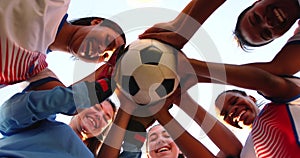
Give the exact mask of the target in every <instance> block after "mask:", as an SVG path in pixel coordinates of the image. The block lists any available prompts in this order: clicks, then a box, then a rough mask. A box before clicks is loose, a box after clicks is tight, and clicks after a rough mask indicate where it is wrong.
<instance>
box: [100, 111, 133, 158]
mask: <svg viewBox="0 0 300 158" xmlns="http://www.w3.org/2000/svg"><path fill="white" fill-rule="evenodd" d="M130 116H131V115H130V114H128V113H126V112H125V111H123V110H122V109H121V108H120V109H119V110H118V112H117V115H116V118H115V120H114V123H113V125H112V127H111V129H110V131H109V133H108V135H107V137H106V139H105V141H104V143H103V145H102V147H101V149H100V151H99V154H98V156H97V157H98V158H101V157H111V158H117V157H118V156H119V153H120V148H121V145H122V142H123V139H124V136H125V132H126V127H127V125H128V122H129V120H130Z"/></svg>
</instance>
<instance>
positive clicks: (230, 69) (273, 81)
mask: <svg viewBox="0 0 300 158" xmlns="http://www.w3.org/2000/svg"><path fill="white" fill-rule="evenodd" d="M190 61H191V64H192V65H193V67H194V69H195V72H196V74H197V75H200V76H205V77H210V78H211V79H213V80H217V81H219V82H220V83H222V84H230V85H234V86H237V87H242V88H246V89H252V90H258V91H261V92H268V91H269V89H270V87H274V86H276V85H278V84H280V83H283V82H282V79H281V78H279V77H277V76H274V75H271V74H270V73H268V72H266V71H263V70H261V69H258V68H255V67H252V66H247V65H230V64H221V63H211V62H202V61H199V60H194V59H193V60H190Z"/></svg>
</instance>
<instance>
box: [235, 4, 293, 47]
mask: <svg viewBox="0 0 300 158" xmlns="http://www.w3.org/2000/svg"><path fill="white" fill-rule="evenodd" d="M295 6H296V7H295ZM298 15H299V10H298V5H297V4H296V5H292V6H291V4H290V3H287V2H286V1H282V0H260V1H257V2H256V3H255V4H254V6H253V7H252V8H251V9H250V10H248V11H247V12H246V13H245V15H244V16H243V18H242V19H241V23H240V29H241V34H242V36H243V37H245V39H246V40H247V41H248V42H249V43H252V44H255V45H259V44H265V43H267V42H270V41H272V40H274V39H275V38H278V37H279V36H281V35H283V34H284V33H285V32H287V31H288V30H289V29H290V28H291V26H292V25H293V24H294V23H295V22H296V20H297V19H298Z"/></svg>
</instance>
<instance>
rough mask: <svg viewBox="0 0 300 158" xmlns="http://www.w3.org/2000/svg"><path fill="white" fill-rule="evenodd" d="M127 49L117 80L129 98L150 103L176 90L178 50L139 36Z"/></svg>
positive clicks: (118, 64)
mask: <svg viewBox="0 0 300 158" xmlns="http://www.w3.org/2000/svg"><path fill="white" fill-rule="evenodd" d="M125 51H126V52H125V53H124V55H123V56H122V57H121V58H120V60H118V63H117V66H116V69H115V73H114V74H115V75H114V80H115V82H116V86H117V87H118V88H119V89H120V90H121V91H122V92H123V93H124V94H125V95H126V96H127V97H128V98H129V99H131V100H133V101H134V102H135V103H137V104H139V105H147V104H151V103H154V102H157V101H159V100H161V99H164V98H166V97H168V96H170V95H171V94H172V93H173V92H174V91H175V90H176V88H177V86H178V84H179V77H178V75H177V73H176V69H177V54H178V50H177V49H175V48H173V47H172V46H170V45H167V44H164V43H161V42H159V41H157V40H154V39H139V40H136V41H134V42H132V43H131V44H130V45H129V46H128V47H127V48H126V49H125Z"/></svg>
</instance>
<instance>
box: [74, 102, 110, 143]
mask: <svg viewBox="0 0 300 158" xmlns="http://www.w3.org/2000/svg"><path fill="white" fill-rule="evenodd" d="M113 116H114V111H113V108H112V106H111V104H110V103H109V102H108V101H103V102H102V103H101V104H96V105H95V106H92V107H90V108H86V109H84V110H82V111H80V112H79V113H78V114H77V115H76V116H74V118H73V119H72V120H71V122H70V126H71V127H72V129H73V130H74V131H75V132H76V133H77V134H78V135H79V137H81V138H82V139H86V138H91V137H94V136H98V135H99V134H101V133H102V131H103V130H104V128H106V127H107V126H108V124H109V123H111V121H112V118H113Z"/></svg>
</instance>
